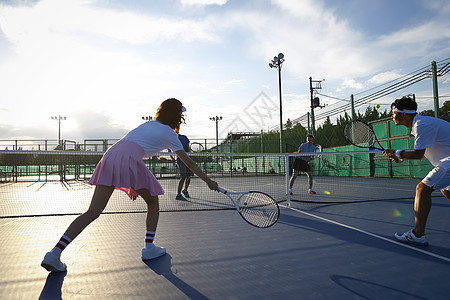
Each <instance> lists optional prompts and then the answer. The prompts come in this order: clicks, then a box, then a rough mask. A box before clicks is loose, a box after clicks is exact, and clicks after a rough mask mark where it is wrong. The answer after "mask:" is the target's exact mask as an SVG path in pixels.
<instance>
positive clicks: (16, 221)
mask: <svg viewBox="0 0 450 300" xmlns="http://www.w3.org/2000/svg"><path fill="white" fill-rule="evenodd" d="M19 220H20V219H17V220H13V221H11V222H8V223H5V224H2V225H0V227H3V226H6V225H8V224H11V223H14V222H17V221H19Z"/></svg>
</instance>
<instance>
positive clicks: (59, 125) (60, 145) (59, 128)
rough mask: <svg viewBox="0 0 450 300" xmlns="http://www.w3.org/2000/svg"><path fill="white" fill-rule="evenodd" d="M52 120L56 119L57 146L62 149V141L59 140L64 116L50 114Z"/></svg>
mask: <svg viewBox="0 0 450 300" xmlns="http://www.w3.org/2000/svg"><path fill="white" fill-rule="evenodd" d="M51 118H52V120H55V121H58V146H57V148H58V149H59V148H61V149H62V141H61V121H64V120H66V119H67V118H66V117H63V116H51Z"/></svg>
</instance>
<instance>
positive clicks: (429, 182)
mask: <svg viewBox="0 0 450 300" xmlns="http://www.w3.org/2000/svg"><path fill="white" fill-rule="evenodd" d="M422 182H423V183H424V184H425V185H426V186H429V187H431V188H432V189H434V190H447V191H450V169H444V168H441V167H439V166H437V167H435V168H434V169H433V170H431V171H430V173H428V175H427V176H426V177H425V178H424V179H423V180H422Z"/></svg>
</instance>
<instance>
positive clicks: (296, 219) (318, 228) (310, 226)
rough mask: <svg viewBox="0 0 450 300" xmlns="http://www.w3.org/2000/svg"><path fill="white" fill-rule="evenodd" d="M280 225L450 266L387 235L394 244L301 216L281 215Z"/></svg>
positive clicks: (437, 251) (434, 248)
mask: <svg viewBox="0 0 450 300" xmlns="http://www.w3.org/2000/svg"><path fill="white" fill-rule="evenodd" d="M278 223H281V224H285V225H288V226H292V227H296V228H301V229H304V230H308V231H310V232H316V233H320V234H326V235H330V236H332V237H333V238H336V239H339V240H342V241H345V242H348V243H351V244H360V245H364V246H367V247H371V248H374V249H381V250H383V251H389V252H393V253H398V254H402V255H408V256H412V257H415V258H420V259H424V260H430V261H434V262H436V263H439V264H446V265H450V263H449V262H448V261H447V260H442V259H440V258H438V257H434V256H424V255H418V254H417V252H413V251H410V250H409V249H407V248H405V247H401V246H400V247H399V245H402V244H400V243H399V242H396V241H395V240H394V237H393V236H389V235H385V236H382V235H380V237H383V238H386V239H389V240H392V241H393V243H389V242H386V241H382V240H381V239H377V238H374V237H372V236H370V235H367V234H365V233H362V232H359V231H355V230H353V229H350V228H346V227H343V226H336V225H335V224H332V223H329V222H325V221H320V220H315V219H308V218H304V217H301V216H292V215H287V214H283V215H281V216H280V220H279V221H278ZM414 247H418V248H419V249H421V246H414ZM430 249H432V252H433V253H434V254H437V255H443V256H446V254H445V253H448V249H447V248H443V247H437V246H432V247H431V246H430V247H428V249H427V250H428V251H430ZM430 253H431V252H430ZM440 253H443V254H440Z"/></svg>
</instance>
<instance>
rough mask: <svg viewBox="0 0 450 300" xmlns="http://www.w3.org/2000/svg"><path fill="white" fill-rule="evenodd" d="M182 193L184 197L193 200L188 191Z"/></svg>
mask: <svg viewBox="0 0 450 300" xmlns="http://www.w3.org/2000/svg"><path fill="white" fill-rule="evenodd" d="M182 193H183V195H184V197H186V198H191V197H189V192H188V191H187V190H184V191H182Z"/></svg>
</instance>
